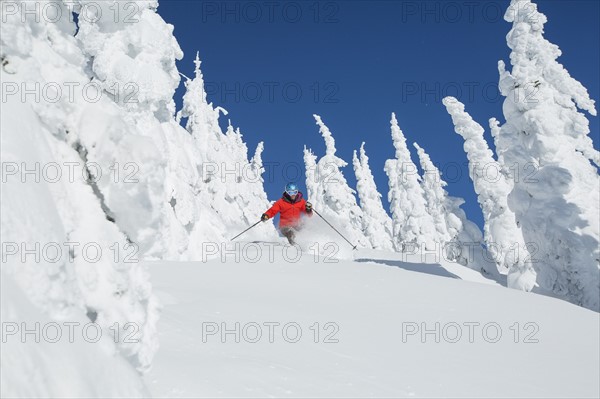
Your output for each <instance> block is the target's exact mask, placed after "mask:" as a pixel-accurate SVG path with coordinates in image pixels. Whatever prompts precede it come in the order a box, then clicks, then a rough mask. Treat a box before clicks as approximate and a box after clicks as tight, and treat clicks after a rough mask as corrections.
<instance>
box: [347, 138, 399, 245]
mask: <svg viewBox="0 0 600 399" xmlns="http://www.w3.org/2000/svg"><path fill="white" fill-rule="evenodd" d="M352 165H353V166H354V174H355V175H356V191H358V198H359V199H360V208H361V209H362V212H363V225H364V233H365V235H366V236H367V237H368V238H369V240H370V241H371V245H372V247H373V248H374V249H384V250H393V249H394V246H393V243H392V219H391V218H390V216H389V215H388V214H387V212H386V211H385V209H383V204H382V203H381V194H380V193H379V191H378V190H377V186H376V185H375V179H374V178H373V173H371V168H370V167H369V158H368V157H367V153H366V152H365V143H362V145H361V146H360V158H359V157H358V156H357V154H356V151H354V155H353V158H352Z"/></svg>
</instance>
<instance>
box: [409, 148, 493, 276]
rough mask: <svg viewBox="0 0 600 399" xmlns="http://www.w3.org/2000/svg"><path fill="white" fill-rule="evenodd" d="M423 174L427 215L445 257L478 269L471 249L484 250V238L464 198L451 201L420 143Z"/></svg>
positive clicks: (439, 175) (444, 184) (418, 152)
mask: <svg viewBox="0 0 600 399" xmlns="http://www.w3.org/2000/svg"><path fill="white" fill-rule="evenodd" d="M414 146H415V148H416V149H417V154H418V155H419V162H420V163H421V169H422V170H423V178H422V181H421V184H422V186H423V191H424V193H425V200H426V202H427V211H428V212H429V214H430V215H431V216H432V217H433V220H434V222H435V229H436V231H437V237H436V240H437V241H438V242H439V244H440V246H441V248H442V250H443V251H444V256H445V257H446V259H448V260H452V261H456V262H458V263H460V264H462V265H465V266H470V267H476V265H477V264H478V263H477V262H476V259H478V258H474V257H472V256H471V254H470V252H469V251H470V248H473V247H474V248H481V245H480V243H481V240H482V235H481V231H480V230H479V227H477V225H476V224H475V223H473V222H471V221H470V220H468V219H467V217H466V214H465V212H464V211H463V210H462V209H461V208H460V206H461V205H462V204H463V203H464V202H465V201H464V200H463V199H462V198H456V197H451V196H449V195H448V192H446V190H445V189H444V187H446V186H447V185H448V183H446V182H445V181H444V180H443V179H442V176H441V173H440V171H439V169H438V168H437V167H436V166H435V165H434V164H433V162H432V161H431V158H430V157H429V155H428V154H427V153H426V152H425V150H424V149H423V148H421V147H420V146H419V145H418V144H417V143H414Z"/></svg>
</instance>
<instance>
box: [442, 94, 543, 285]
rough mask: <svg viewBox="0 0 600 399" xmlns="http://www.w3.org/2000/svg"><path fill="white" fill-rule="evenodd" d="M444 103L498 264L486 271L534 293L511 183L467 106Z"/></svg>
mask: <svg viewBox="0 0 600 399" xmlns="http://www.w3.org/2000/svg"><path fill="white" fill-rule="evenodd" d="M443 102H444V105H445V106H446V109H447V110H448V113H449V114H450V115H451V116H452V121H453V123H454V128H455V131H456V133H458V134H459V135H461V136H462V137H463V139H464V140H465V144H464V149H465V151H466V152H467V158H468V159H469V176H470V177H471V180H472V181H473V185H474V187H475V192H476V193H477V200H478V201H479V205H480V206H481V210H482V211H483V218H484V223H485V226H484V239H485V243H486V246H487V250H488V252H489V253H490V254H491V255H492V257H493V259H495V261H496V264H484V265H483V266H484V268H485V271H486V272H488V273H490V274H492V275H497V274H498V272H499V270H498V267H497V266H499V267H500V270H502V271H503V272H506V271H507V272H508V273H509V286H510V287H513V288H518V289H524V290H531V289H532V288H533V286H534V284H535V272H534V270H533V267H532V265H531V263H530V261H529V251H528V247H527V246H526V243H525V241H524V239H523V233H522V231H521V229H520V227H519V225H518V224H517V221H516V219H515V214H514V213H513V211H512V210H511V209H510V208H509V207H508V204H507V196H508V193H509V192H510V190H511V189H512V182H511V181H510V180H508V179H507V178H506V176H505V175H504V174H502V173H501V171H502V165H501V164H500V163H499V162H498V161H496V160H495V159H494V154H493V153H492V151H491V150H490V149H489V147H488V144H487V142H486V141H485V139H484V137H483V133H484V129H483V127H481V125H479V124H478V123H477V122H475V121H474V120H473V119H472V118H471V116H470V115H469V114H468V113H467V112H465V106H464V105H463V104H462V103H460V102H459V101H458V100H457V99H455V98H453V97H446V98H445V99H444V100H443ZM512 276H516V277H515V278H512ZM517 276H518V277H517Z"/></svg>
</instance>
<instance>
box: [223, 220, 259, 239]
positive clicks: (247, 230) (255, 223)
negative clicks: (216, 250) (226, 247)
mask: <svg viewBox="0 0 600 399" xmlns="http://www.w3.org/2000/svg"><path fill="white" fill-rule="evenodd" d="M260 222H262V220H259V221H258V222H256V223H254V224H253V225H252V226H250V227H248V228H247V229H246V230H244V231H242V232H241V233H240V234H238V235H237V236H235V237H233V238H232V239H231V240H230V241H233V240H235V239H236V238H238V237H239V236H241V235H242V234H244V233H245V232H247V231H248V230H250V229H251V228H253V227H254V226H256V225H257V224H259V223H260Z"/></svg>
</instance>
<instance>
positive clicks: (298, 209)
mask: <svg viewBox="0 0 600 399" xmlns="http://www.w3.org/2000/svg"><path fill="white" fill-rule="evenodd" d="M278 213H281V215H280V219H279V227H280V228H281V227H288V226H289V227H293V226H296V225H298V223H299V222H300V215H301V214H302V213H305V214H307V215H308V216H312V211H310V212H306V200H305V199H304V198H302V193H301V192H298V194H297V195H296V199H295V200H292V198H291V197H290V196H289V195H288V193H283V196H282V197H281V198H280V199H278V200H277V201H276V202H275V203H274V204H273V206H272V207H271V208H270V209H269V210H268V211H266V212H265V214H267V216H269V217H270V218H273V217H274V216H275V215H277V214H278Z"/></svg>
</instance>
